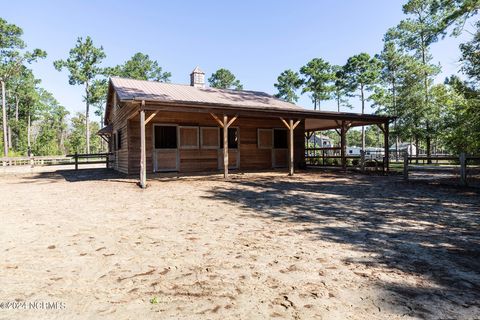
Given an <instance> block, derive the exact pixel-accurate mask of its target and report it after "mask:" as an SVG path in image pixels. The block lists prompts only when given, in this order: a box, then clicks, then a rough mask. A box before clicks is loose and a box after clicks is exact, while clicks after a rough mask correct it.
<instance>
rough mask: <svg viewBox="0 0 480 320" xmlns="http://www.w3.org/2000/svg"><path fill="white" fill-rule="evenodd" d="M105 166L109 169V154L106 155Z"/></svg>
mask: <svg viewBox="0 0 480 320" xmlns="http://www.w3.org/2000/svg"><path fill="white" fill-rule="evenodd" d="M105 166H106V168H107V169H108V153H106V154H105Z"/></svg>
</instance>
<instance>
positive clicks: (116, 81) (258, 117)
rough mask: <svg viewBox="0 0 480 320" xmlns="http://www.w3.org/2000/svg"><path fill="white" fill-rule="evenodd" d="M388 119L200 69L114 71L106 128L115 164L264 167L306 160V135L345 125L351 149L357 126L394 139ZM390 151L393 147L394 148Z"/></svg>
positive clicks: (144, 168) (128, 169) (137, 170)
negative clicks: (248, 86)
mask: <svg viewBox="0 0 480 320" xmlns="http://www.w3.org/2000/svg"><path fill="white" fill-rule="evenodd" d="M388 122H389V118H387V117H381V116H375V115H359V114H351V113H337V112H320V111H313V110H307V109H304V108H301V107H299V106H297V105H295V104H292V103H288V102H285V101H282V100H280V99H277V98H275V97H273V96H271V95H268V94H266V93H263V92H257V91H246V90H242V91H236V90H224V89H215V88H209V87H205V74H204V73H203V72H202V71H201V70H200V69H199V68H198V67H197V68H195V70H193V72H192V73H191V75H190V85H183V84H170V83H160V82H154V81H142V80H132V79H125V78H116V77H113V78H111V79H110V82H109V90H108V97H107V105H106V111H105V125H106V126H105V127H104V128H102V129H101V130H100V131H99V134H100V135H102V136H104V137H105V138H108V141H109V146H110V151H111V152H112V153H113V154H114V162H113V163H114V165H113V167H114V169H115V170H118V171H120V172H123V173H126V174H139V175H140V185H141V186H142V187H145V185H146V174H147V173H156V172H169V171H176V172H196V171H205V172H207V171H222V172H224V175H225V177H228V171H229V170H233V169H240V170H260V169H271V168H288V170H289V173H290V174H293V171H294V168H295V167H296V168H299V167H304V166H305V136H306V134H307V135H308V133H309V132H313V131H316V130H326V129H338V131H339V133H340V134H341V137H342V151H343V153H342V154H343V155H345V150H344V149H345V148H344V146H345V134H346V132H347V130H348V129H349V128H350V127H353V126H360V125H369V124H379V125H383V127H384V128H385V130H384V132H385V133H386V134H385V136H386V137H388ZM387 152H388V148H387Z"/></svg>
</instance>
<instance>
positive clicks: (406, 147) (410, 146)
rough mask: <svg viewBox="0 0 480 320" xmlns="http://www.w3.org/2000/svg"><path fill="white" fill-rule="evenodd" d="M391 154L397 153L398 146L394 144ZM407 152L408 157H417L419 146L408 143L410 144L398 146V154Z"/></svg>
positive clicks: (404, 143) (403, 143)
mask: <svg viewBox="0 0 480 320" xmlns="http://www.w3.org/2000/svg"><path fill="white" fill-rule="evenodd" d="M389 151H390V152H396V151H397V144H396V143H394V144H393V145H392V146H391V147H390V149H389ZM405 151H407V153H408V155H416V154H417V146H415V145H414V144H413V143H408V142H402V143H399V144H398V152H399V153H403V152H405Z"/></svg>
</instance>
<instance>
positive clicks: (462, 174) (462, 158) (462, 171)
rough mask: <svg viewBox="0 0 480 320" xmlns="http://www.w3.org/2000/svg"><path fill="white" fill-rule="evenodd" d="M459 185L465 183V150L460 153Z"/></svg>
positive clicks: (464, 184)
mask: <svg viewBox="0 0 480 320" xmlns="http://www.w3.org/2000/svg"><path fill="white" fill-rule="evenodd" d="M460 185H461V186H466V185H467V157H466V155H465V152H462V153H460Z"/></svg>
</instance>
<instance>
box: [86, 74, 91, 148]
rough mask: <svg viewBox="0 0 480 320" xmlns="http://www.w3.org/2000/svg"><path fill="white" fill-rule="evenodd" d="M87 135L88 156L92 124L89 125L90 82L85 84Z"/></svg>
mask: <svg viewBox="0 0 480 320" xmlns="http://www.w3.org/2000/svg"><path fill="white" fill-rule="evenodd" d="M85 97H86V99H85V100H86V101H85V131H86V132H85V135H86V139H85V141H86V144H87V154H89V153H90V123H89V119H88V116H89V112H90V103H89V101H88V99H89V97H88V82H86V83H85Z"/></svg>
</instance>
